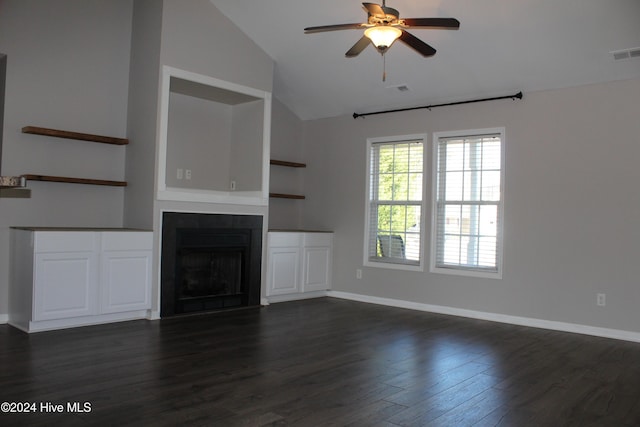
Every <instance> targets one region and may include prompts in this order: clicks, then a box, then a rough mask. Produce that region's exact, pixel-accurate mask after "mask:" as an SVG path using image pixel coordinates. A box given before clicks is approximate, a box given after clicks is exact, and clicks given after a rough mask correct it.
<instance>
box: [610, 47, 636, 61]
mask: <svg viewBox="0 0 640 427" xmlns="http://www.w3.org/2000/svg"><path fill="white" fill-rule="evenodd" d="M609 53H610V54H611V55H612V56H613V60H614V61H621V60H624V59H632V58H640V47H632V48H631V49H622V50H613V51H611V52H609Z"/></svg>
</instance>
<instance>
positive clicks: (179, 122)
mask: <svg viewBox="0 0 640 427" xmlns="http://www.w3.org/2000/svg"><path fill="white" fill-rule="evenodd" d="M159 122H160V128H159V136H158V154H159V156H158V192H157V198H158V200H172V201H183V202H208V203H224V204H239V205H260V206H267V205H268V200H269V191H268V188H269V139H270V133H271V131H270V123H271V93H269V92H264V91H261V90H257V89H254V88H250V87H246V86H241V85H237V84H234V83H231V82H226V81H222V80H218V79H215V78H213V77H209V76H204V75H200V74H196V73H192V72H188V71H185V70H179V69H175V68H172V67H167V66H165V67H163V70H162V81H161V95H160V117H159Z"/></svg>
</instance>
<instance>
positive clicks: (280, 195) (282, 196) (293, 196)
mask: <svg viewBox="0 0 640 427" xmlns="http://www.w3.org/2000/svg"><path fill="white" fill-rule="evenodd" d="M269 197H272V198H274V199H297V200H304V199H305V197H304V196H300V195H298V194H283V193H269Z"/></svg>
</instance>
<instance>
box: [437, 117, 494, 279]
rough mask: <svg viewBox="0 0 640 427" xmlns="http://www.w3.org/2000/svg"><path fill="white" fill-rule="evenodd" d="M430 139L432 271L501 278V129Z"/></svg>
mask: <svg viewBox="0 0 640 427" xmlns="http://www.w3.org/2000/svg"><path fill="white" fill-rule="evenodd" d="M433 141H434V168H433V169H434V175H435V176H434V188H433V198H434V200H433V222H432V227H433V231H432V251H431V271H434V272H438V273H453V274H466V275H473V276H481V277H492V278H501V275H502V268H501V267H502V266H501V264H502V210H503V209H502V206H503V188H504V167H503V162H504V160H503V159H504V129H483V130H478V131H466V132H446V133H445V132H442V133H436V134H434V137H433Z"/></svg>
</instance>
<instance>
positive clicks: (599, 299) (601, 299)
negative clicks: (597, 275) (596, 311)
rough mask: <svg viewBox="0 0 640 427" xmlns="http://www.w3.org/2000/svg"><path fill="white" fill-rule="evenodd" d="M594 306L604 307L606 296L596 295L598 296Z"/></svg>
mask: <svg viewBox="0 0 640 427" xmlns="http://www.w3.org/2000/svg"><path fill="white" fill-rule="evenodd" d="M596 304H597V305H599V306H600V307H604V306H605V305H607V299H606V295H605V294H598V296H597V297H596Z"/></svg>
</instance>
